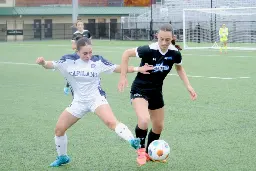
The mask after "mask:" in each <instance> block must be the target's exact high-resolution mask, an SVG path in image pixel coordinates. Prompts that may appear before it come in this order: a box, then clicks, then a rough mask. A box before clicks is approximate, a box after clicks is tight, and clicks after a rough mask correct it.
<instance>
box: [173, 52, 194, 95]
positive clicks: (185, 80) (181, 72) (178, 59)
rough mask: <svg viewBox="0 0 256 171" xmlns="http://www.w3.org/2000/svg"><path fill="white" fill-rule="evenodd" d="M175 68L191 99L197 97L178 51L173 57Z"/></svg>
mask: <svg viewBox="0 0 256 171" xmlns="http://www.w3.org/2000/svg"><path fill="white" fill-rule="evenodd" d="M175 69H176V71H177V73H178V75H179V77H180V79H181V80H182V81H183V83H184V85H185V87H186V88H187V90H188V91H189V93H190V96H191V99H192V100H195V99H196V98H197V94H196V92H195V90H194V89H193V87H192V86H191V84H190V82H189V79H188V76H187V74H186V72H185V69H184V68H183V66H182V57H181V54H180V52H177V56H176V58H175Z"/></svg>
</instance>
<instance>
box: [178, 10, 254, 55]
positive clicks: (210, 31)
mask: <svg viewBox="0 0 256 171" xmlns="http://www.w3.org/2000/svg"><path fill="white" fill-rule="evenodd" d="M223 24H225V25H226V27H227V28H228V37H227V38H228V40H227V42H228V48H229V49H238V50H256V7H240V8H209V9H184V10H183V44H184V48H185V49H205V48H218V47H219V46H220V36H219V29H220V27H222V25H223Z"/></svg>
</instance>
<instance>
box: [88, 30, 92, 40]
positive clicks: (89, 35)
mask: <svg viewBox="0 0 256 171" xmlns="http://www.w3.org/2000/svg"><path fill="white" fill-rule="evenodd" d="M91 37H92V35H91V32H89V31H88V38H89V39H90V38H91Z"/></svg>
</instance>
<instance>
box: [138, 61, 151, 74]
mask: <svg viewBox="0 0 256 171" xmlns="http://www.w3.org/2000/svg"><path fill="white" fill-rule="evenodd" d="M138 69H139V70H138V71H139V72H140V73H142V74H150V73H149V72H148V71H151V70H154V66H153V65H148V64H147V63H145V65H144V66H142V67H139V68H138Z"/></svg>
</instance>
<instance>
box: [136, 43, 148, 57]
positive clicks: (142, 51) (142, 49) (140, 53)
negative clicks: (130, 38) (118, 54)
mask: <svg viewBox="0 0 256 171" xmlns="http://www.w3.org/2000/svg"><path fill="white" fill-rule="evenodd" d="M135 51H136V56H137V57H139V58H145V57H147V56H148V55H149V54H150V48H149V45H145V46H139V47H137V48H136V50H135Z"/></svg>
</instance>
